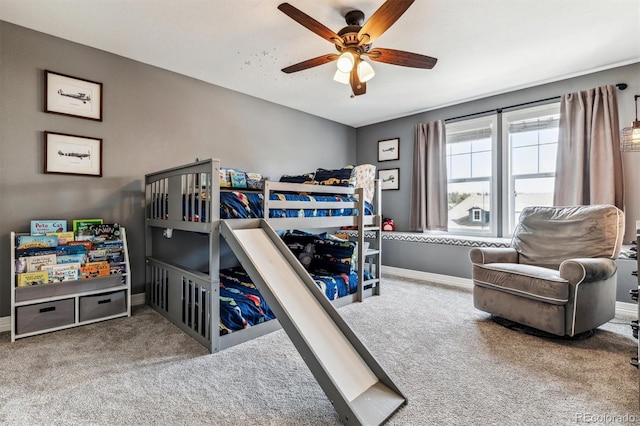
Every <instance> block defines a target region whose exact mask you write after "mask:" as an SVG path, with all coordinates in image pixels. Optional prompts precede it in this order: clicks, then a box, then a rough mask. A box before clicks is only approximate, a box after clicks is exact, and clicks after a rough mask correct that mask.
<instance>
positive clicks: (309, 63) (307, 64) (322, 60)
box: [282, 54, 338, 74]
mask: <svg viewBox="0 0 640 426" xmlns="http://www.w3.org/2000/svg"><path fill="white" fill-rule="evenodd" d="M336 59H338V55H335V54H329V55H322V56H318V57H317V58H313V59H307V60H306V61H302V62H299V63H297V64H294V65H290V66H288V67H286V68H283V69H282V72H285V73H287V74H291V73H292V72H297V71H302V70H306V69H309V68H313V67H317V66H318V65H324V64H327V63H329V62H331V61H335V60H336Z"/></svg>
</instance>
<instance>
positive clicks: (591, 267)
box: [560, 258, 618, 284]
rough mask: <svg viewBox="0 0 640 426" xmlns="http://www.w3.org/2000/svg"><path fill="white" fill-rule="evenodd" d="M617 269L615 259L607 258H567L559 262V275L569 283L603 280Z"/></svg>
mask: <svg viewBox="0 0 640 426" xmlns="http://www.w3.org/2000/svg"><path fill="white" fill-rule="evenodd" d="M617 270H618V265H617V264H616V261H615V260H613V259H608V258H580V259H567V260H565V261H564V262H562V263H561V264H560V277H561V278H564V279H565V280H567V281H569V283H571V284H579V283H581V282H591V281H603V280H606V279H609V278H611V277H612V276H613V274H615V273H616V271H617Z"/></svg>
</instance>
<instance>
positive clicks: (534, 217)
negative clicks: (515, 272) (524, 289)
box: [511, 205, 624, 269]
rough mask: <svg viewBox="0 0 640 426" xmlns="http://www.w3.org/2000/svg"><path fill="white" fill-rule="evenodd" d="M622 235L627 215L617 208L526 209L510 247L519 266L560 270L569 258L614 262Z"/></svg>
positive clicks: (592, 206) (594, 206)
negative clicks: (594, 258) (526, 265)
mask: <svg viewBox="0 0 640 426" xmlns="http://www.w3.org/2000/svg"><path fill="white" fill-rule="evenodd" d="M623 233H624V215H623V213H622V211H620V210H619V209H618V208H616V207H614V206H610V205H591V206H574V207H540V206H536V207H526V208H524V209H522V213H521V214H520V222H519V224H518V226H516V229H515V231H514V234H513V239H512V241H511V245H512V246H513V247H514V248H515V249H516V250H517V251H518V253H519V255H520V256H519V262H520V263H524V264H528V265H538V266H543V267H546V268H552V269H558V268H559V267H560V264H561V263H562V262H563V261H565V260H567V259H573V258H579V257H608V258H611V259H615V258H616V257H618V254H620V247H621V244H622V240H621V238H622V234H623Z"/></svg>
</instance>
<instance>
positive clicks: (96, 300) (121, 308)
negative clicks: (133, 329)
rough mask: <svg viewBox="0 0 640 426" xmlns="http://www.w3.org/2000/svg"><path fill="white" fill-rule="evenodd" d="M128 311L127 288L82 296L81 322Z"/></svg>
mask: <svg viewBox="0 0 640 426" xmlns="http://www.w3.org/2000/svg"><path fill="white" fill-rule="evenodd" d="M125 312H127V292H126V290H120V291H113V292H111V293H102V294H96V295H92V296H82V297H80V322H82V321H89V320H94V319H98V318H104V317H109V316H112V315H118V314H122V313H125Z"/></svg>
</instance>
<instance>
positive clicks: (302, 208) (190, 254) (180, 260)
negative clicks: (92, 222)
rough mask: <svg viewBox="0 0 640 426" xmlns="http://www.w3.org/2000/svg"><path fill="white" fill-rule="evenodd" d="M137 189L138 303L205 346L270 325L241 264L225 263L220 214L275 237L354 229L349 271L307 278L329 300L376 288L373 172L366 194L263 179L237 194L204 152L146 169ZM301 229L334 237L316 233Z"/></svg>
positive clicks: (240, 338)
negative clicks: (140, 237)
mask: <svg viewBox="0 0 640 426" xmlns="http://www.w3.org/2000/svg"><path fill="white" fill-rule="evenodd" d="M145 187H146V188H145V193H146V195H145V201H146V208H145V221H146V223H145V225H146V226H145V254H146V265H147V268H146V269H147V270H146V298H147V304H148V305H150V306H151V307H153V308H154V309H155V310H156V311H157V312H159V313H160V314H162V315H163V316H164V317H166V318H167V319H169V320H170V321H171V322H173V323H174V324H175V325H177V326H178V327H179V328H181V329H182V330H183V331H184V332H186V333H187V334H189V335H190V336H192V337H193V338H194V339H196V340H197V341H199V342H200V343H201V344H203V345H204V346H206V347H207V348H209V350H210V351H211V352H217V351H219V350H223V349H225V348H228V347H230V346H233V345H236V344H239V343H242V342H244V341H247V340H250V339H253V338H255V337H258V336H261V335H264V334H266V333H269V332H271V331H274V330H276V329H278V328H279V327H280V325H279V323H278V320H277V319H275V318H274V317H273V314H272V313H271V311H270V310H269V307H268V306H267V305H266V303H264V300H262V298H261V296H260V293H259V292H258V291H257V290H256V289H255V287H254V286H252V284H251V282H250V279H248V276H247V275H246V273H244V271H243V270H242V268H239V267H238V266H237V265H234V264H231V265H229V264H225V263H228V262H227V261H226V260H225V259H227V258H228V257H230V256H229V255H230V252H229V248H228V246H226V244H225V241H224V239H221V238H220V225H221V221H222V220H231V221H252V220H253V221H255V220H257V219H258V218H260V219H263V220H264V221H266V222H267V223H268V224H269V226H270V227H271V228H273V229H274V230H276V231H278V232H281V233H282V235H283V238H284V236H285V235H291V231H292V230H305V231H308V230H315V229H320V230H327V229H336V228H342V227H348V228H350V229H355V230H357V231H358V232H357V233H356V234H357V237H355V239H356V241H355V242H354V243H355V244H353V247H354V248H355V256H354V257H355V260H356V262H355V263H356V265H355V266H354V268H353V270H352V271H351V274H352V275H351V277H349V274H348V273H345V274H343V276H342V277H341V278H342V280H343V281H344V284H342V285H339V284H336V279H335V278H336V277H331V276H317V275H314V274H311V275H312V277H313V278H314V280H315V281H316V283H317V284H318V286H319V287H321V288H322V289H323V291H325V294H326V295H327V298H328V299H332V296H333V298H334V300H333V301H332V303H333V304H334V306H337V307H339V306H343V305H346V304H349V303H353V302H356V301H362V300H363V299H364V298H366V297H368V296H372V295H378V294H380V279H379V277H376V276H375V275H376V274H379V271H380V226H381V222H382V220H381V216H380V214H379V212H380V192H381V191H380V185H379V182H378V181H377V180H376V179H373V185H372V186H371V187H369V188H367V190H368V191H370V192H371V194H370V195H368V196H365V189H364V188H363V187H362V186H361V187H357V186H356V187H345V186H329V185H309V184H305V183H291V182H273V181H265V182H264V188H263V189H262V190H260V191H245V190H238V189H231V188H220V160H217V159H209V160H204V161H197V162H195V163H191V164H186V165H183V166H178V167H174V168H170V169H166V170H162V171H158V172H154V173H150V174H147V175H146V176H145ZM363 213H364V214H363ZM370 231H374V232H373V234H374V235H375V238H373V239H371V238H370V236H371V232H370ZM365 232H366V233H367V238H368V240H367V241H366V244H365ZM294 234H295V233H294ZM303 234H304V232H303ZM305 235H310V236H312V238H320V239H321V240H324V241H326V242H327V244H328V245H334V242H335V240H334V239H333V237H331V236H328V235H326V233H321V234H313V233H308V234H305ZM296 236H300V234H298V235H294V237H296ZM303 236H304V235H303ZM294 241H295V238H294ZM320 243H321V244H323V242H322V241H320ZM290 247H291V246H290ZM334 248H335V247H334ZM231 257H232V256H231ZM353 274H355V277H354V276H353ZM345 277H346V278H345ZM345 289H346V290H345ZM338 296H339V297H338ZM245 297H248V298H249V301H248V302H247V301H246V300H245V299H244V298H245ZM243 306H245V307H247V308H250V309H243ZM247 312H249V315H247Z"/></svg>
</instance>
